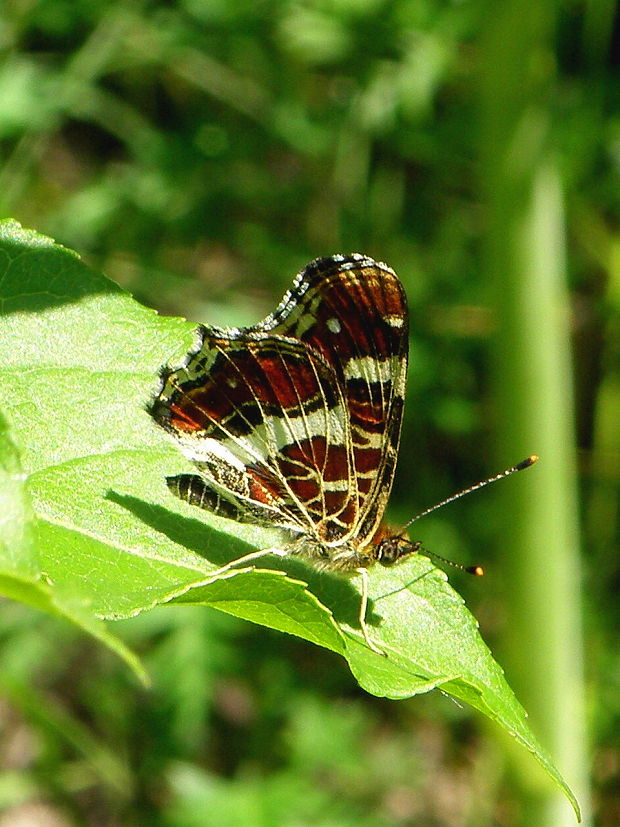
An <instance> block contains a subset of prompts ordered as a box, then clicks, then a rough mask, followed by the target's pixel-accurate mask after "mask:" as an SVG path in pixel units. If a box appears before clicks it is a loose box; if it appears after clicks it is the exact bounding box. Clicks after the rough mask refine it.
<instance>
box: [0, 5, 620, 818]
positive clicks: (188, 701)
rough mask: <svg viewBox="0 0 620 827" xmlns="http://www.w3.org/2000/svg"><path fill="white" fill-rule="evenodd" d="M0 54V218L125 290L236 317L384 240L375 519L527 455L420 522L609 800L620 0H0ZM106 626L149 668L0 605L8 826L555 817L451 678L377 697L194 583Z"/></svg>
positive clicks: (619, 681)
mask: <svg viewBox="0 0 620 827" xmlns="http://www.w3.org/2000/svg"><path fill="white" fill-rule="evenodd" d="M0 49H1V50H2V61H1V63H0V153H1V154H0V159H1V165H0V203H1V209H0V214H1V215H2V216H3V217H4V216H13V217H15V218H17V219H18V220H20V221H21V222H22V223H23V224H24V225H26V226H30V227H34V228H36V229H38V230H39V231H42V232H44V233H47V234H49V235H51V236H53V237H54V238H55V239H56V240H58V241H59V242H61V243H63V244H65V245H67V246H69V247H72V248H74V249H75V250H77V251H78V252H79V253H80V254H81V255H82V256H83V258H84V259H85V260H86V261H87V262H88V263H89V264H91V265H92V266H93V267H95V268H97V269H100V270H103V272H105V273H106V274H107V275H108V276H110V277H111V278H113V279H115V280H116V281H118V282H119V283H120V284H122V285H123V286H124V287H125V288H126V289H128V290H129V291H130V292H132V293H133V294H134V295H135V296H136V298H138V299H139V300H140V301H142V302H144V303H145V304H148V305H150V306H154V307H156V308H158V309H159V310H160V312H162V313H168V314H178V315H184V316H186V317H187V318H190V319H192V320H196V321H198V320H200V321H205V322H212V323H216V324H221V325H222V324H250V323H254V322H256V321H258V320H259V319H260V318H262V317H263V316H264V315H266V314H267V313H268V312H270V311H271V310H272V309H273V308H274V307H275V304H276V302H277V301H278V300H279V299H280V297H281V295H282V293H283V292H284V290H285V289H286V288H287V287H288V286H289V284H290V282H291V280H292V277H293V275H294V274H295V273H296V272H297V270H298V269H300V267H302V266H303V265H304V264H305V263H306V262H307V261H308V260H310V259H311V258H314V257H316V256H319V255H329V254H332V253H335V252H349V251H352V250H359V251H362V252H365V253H368V254H370V255H373V256H375V257H377V258H380V259H382V260H385V261H387V262H388V263H389V264H390V265H391V266H392V267H394V268H395V269H396V271H397V272H398V273H399V275H400V276H401V278H402V280H403V282H404V284H405V287H406V289H407V292H408V296H409V300H410V304H411V328H412V334H411V367H410V375H409V395H408V404H407V410H406V419H405V424H404V431H403V445H402V453H401V461H400V468H399V471H398V472H397V481H396V485H395V489H394V494H393V497H392V502H391V507H390V515H389V516H390V519H391V521H392V522H393V523H395V524H399V523H401V522H404V521H405V520H406V519H408V518H409V517H411V516H413V515H414V514H415V513H417V512H419V511H420V510H422V509H423V508H425V507H426V506H428V505H430V504H432V503H433V502H436V501H438V500H439V499H442V498H443V497H445V496H448V495H449V494H451V493H453V492H454V491H455V490H456V489H458V488H459V487H463V486H464V485H467V484H469V483H471V482H474V481H476V480H477V479H479V478H481V477H484V476H486V475H488V474H491V473H494V472H496V471H499V470H501V468H502V467H504V466H505V465H509V464H512V463H513V462H516V461H518V460H520V459H522V457H523V456H525V455H527V454H528V453H532V452H536V453H539V454H541V455H542V460H541V463H540V464H539V466H537V467H535V468H534V469H532V470H531V471H528V472H526V473H525V474H523V475H520V478H519V479H512V480H510V481H507V482H504V483H501V488H500V487H498V488H492V489H490V490H488V491H486V492H484V493H481V494H478V495H475V496H473V497H471V498H467V499H466V500H463V501H460V502H458V503H456V504H454V505H452V506H449V507H448V508H446V509H445V510H443V511H441V512H439V513H437V514H434V515H432V516H431V517H429V518H427V519H425V520H424V521H421V522H420V523H419V524H417V525H416V526H415V529H416V535H415V536H416V539H421V540H422V541H423V542H424V544H425V545H426V546H427V547H428V548H430V549H431V550H435V551H436V552H438V553H440V554H442V555H445V556H447V557H450V558H452V559H454V560H457V561H460V562H463V563H468V564H469V563H474V562H475V563H481V564H483V565H484V566H485V568H486V570H487V577H486V578H484V579H483V580H476V581H473V580H471V581H470V580H468V579H467V578H465V577H461V575H460V574H458V573H453V572H450V577H451V580H452V582H453V583H454V585H455V587H456V588H457V589H459V590H460V591H461V592H462V593H463V594H464V596H465V597H466V600H467V603H468V605H469V606H470V607H471V609H472V611H473V612H474V614H475V615H476V616H477V617H478V618H479V620H480V624H481V629H482V632H483V635H484V637H485V639H486V640H487V641H488V642H489V643H490V645H491V647H492V648H493V651H494V652H495V653H496V655H497V658H498V660H499V661H500V663H502V664H504V665H505V667H506V672H507V677H508V680H509V682H510V683H511V685H512V686H513V687H514V688H515V690H516V692H517V695H518V696H519V698H520V699H521V700H522V701H523V703H524V704H525V706H526V708H527V709H528V711H529V712H530V713H531V718H530V721H531V725H532V727H533V729H534V731H535V732H537V733H538V735H539V737H540V738H541V740H542V741H543V743H545V744H546V746H547V747H548V749H549V750H550V752H551V754H552V757H553V758H554V760H555V761H556V762H557V764H558V766H559V768H560V770H561V771H562V772H564V773H565V775H566V779H567V781H568V783H569V784H570V785H571V786H574V789H575V791H576V793H577V794H578V796H579V798H580V800H581V803H582V805H583V806H584V808H585V810H586V819H588V818H590V817H591V818H592V823H597V824H602V825H613V824H618V823H620V752H619V742H620V731H619V730H620V726H619V722H620V650H619V647H618V634H617V628H618V620H619V616H620V612H619V609H618V606H619V605H620V604H619V602H618V597H617V593H618V588H619V586H620V570H619V566H618V533H619V531H618V495H619V491H618V487H619V482H620V475H619V467H620V445H619V442H620V429H619V428H618V423H619V422H620V321H619V315H618V308H619V305H620V229H619V220H620V189H619V183H620V13H619V9H618V7H617V5H616V3H615V2H613V0H589V1H588V0H582V2H579V0H574V1H573V2H568V0H566V2H552V1H551V0H547V2H544V0H543V2H541V0H503V2H497V3H490V2H485V1H484V0H460V1H459V2H440V0H314V2H313V1H312V0H306V2H295V1H294V0H287V1H286V2H285V0H272V2H265V1H264V0H185V1H184V2H183V0H178V2H146V0H128V1H127V2H110V3H105V4H103V3H102V4H93V3H92V2H90V0H5V3H4V4H3V6H2V9H0ZM167 356H168V354H165V353H162V361H164V360H165V359H166V358H167ZM579 544H581V552H580V551H579ZM114 628H115V630H116V631H118V632H119V634H122V635H123V637H124V638H125V639H126V640H127V642H128V643H129V644H130V645H132V646H133V647H134V648H135V649H136V650H137V651H138V652H139V653H140V654H141V655H142V656H143V658H144V660H145V662H146V664H147V667H148V668H149V670H150V672H151V675H152V677H153V681H154V686H153V689H152V690H151V691H148V692H147V691H143V690H140V689H139V688H137V687H136V684H135V683H134V682H133V679H132V676H131V675H129V674H128V672H127V670H126V669H125V668H124V667H123V666H122V665H121V664H120V663H119V662H116V661H115V660H113V658H112V657H111V656H110V655H109V654H108V653H107V652H106V651H104V650H103V649H101V648H98V647H97V646H96V645H95V644H94V643H91V642H90V641H89V640H86V639H85V638H83V637H81V636H79V635H78V634H77V633H75V632H74V631H73V630H72V629H70V628H69V627H68V626H66V625H62V624H60V623H56V622H54V621H52V620H50V619H49V618H44V617H41V616H36V615H34V614H33V613H31V612H30V611H28V610H26V609H25V608H23V607H21V606H19V605H17V604H8V603H5V604H3V606H2V612H1V613H0V635H1V640H2V645H1V649H0V690H1V694H2V700H0V721H1V726H2V733H1V739H2V740H1V744H2V746H1V748H0V768H1V770H2V774H1V775H0V825H2V827H4V825H13V824H16V825H19V824H36V825H38V824H41V825H48V824H49V825H54V827H55V825H65V824H89V825H91V824H93V825H119V824H122V825H125V824H127V825H132V824H136V825H138V824H140V825H141V824H147V823H148V824H161V825H174V827H177V825H188V826H189V827H192V826H193V825H203V824H209V825H210V824H214V825H215V824H217V825H241V826H242V827H243V826H245V825H250V827H251V826H252V825H267V826H268V825H295V826H297V825H310V824H321V825H349V824H351V825H353V824H355V825H368V826H369V827H370V825H372V827H375V825H410V824H412V825H431V827H432V826H433V825H438V826H439V827H441V826H442V825H447V827H451V825H487V824H488V825H491V824H493V825H495V824H497V825H516V824H530V825H532V824H540V825H543V824H550V825H560V824H564V823H566V824H570V823H574V817H573V816H572V814H571V811H570V808H569V805H568V804H567V803H566V802H563V801H562V800H561V799H560V798H558V796H557V795H556V794H555V793H554V792H552V791H551V792H550V791H549V790H548V788H547V786H546V785H545V783H544V781H543V780H541V778H540V776H539V775H538V771H537V769H536V767H535V766H534V762H533V761H531V760H530V759H529V757H528V756H527V755H521V754H517V753H516V752H515V754H514V755H513V754H512V753H513V751H512V749H511V747H510V745H509V744H508V743H506V741H505V740H503V739H502V738H500V737H499V735H498V732H497V730H496V729H494V728H492V727H491V725H490V724H488V722H485V721H484V720H483V719H482V718H481V716H480V715H478V714H474V713H471V712H470V711H469V710H468V709H463V708H460V707H458V706H457V705H456V704H454V703H453V702H451V701H450V700H448V699H447V698H445V697H443V696H442V695H441V694H439V693H432V694H431V695H428V696H424V697H420V698H415V699H413V700H411V701H402V702H391V701H386V700H380V699H376V698H371V697H369V696H366V695H365V694H364V693H363V692H361V691H360V690H359V689H358V688H357V687H356V684H355V682H354V681H353V679H352V678H351V676H350V674H349V673H348V671H347V668H346V666H345V664H344V662H341V661H340V660H338V659H337V658H336V657H334V656H333V655H331V654H329V653H327V652H324V651H321V650H318V649H316V648H313V647H312V646H310V645H309V644H306V643H303V642H301V641H297V640H295V639H293V638H287V637H285V636H283V635H278V634H276V633H273V632H270V631H268V630H266V629H263V628H259V627H254V626H251V625H249V624H245V623H243V622H241V621H237V620H234V619H232V618H230V617H227V616H225V615H223V614H219V613H217V612H215V611H211V610H207V609H204V610H189V609H182V608H180V609H179V608H176V609H172V608H163V609H159V610H157V611H153V612H151V613H149V614H147V615H144V616H142V617H138V618H136V619H134V620H132V621H131V622H125V623H122V624H117V625H116V626H115V627H114ZM582 641H585V646H583V648H582ZM590 798H591V802H592V809H591V810H590V805H589V800H590ZM19 819H21V820H19ZM28 819H29V820H28Z"/></svg>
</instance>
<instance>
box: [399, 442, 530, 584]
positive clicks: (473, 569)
mask: <svg viewBox="0 0 620 827" xmlns="http://www.w3.org/2000/svg"><path fill="white" fill-rule="evenodd" d="M535 462H538V457H537V456H536V454H531V455H530V456H529V457H526V458H525V459H524V460H522V461H521V462H518V463H517V464H516V465H513V466H512V467H510V468H506V470H505V471H502V472H501V473H500V474H495V475H494V476H493V477H488V478H487V479H486V480H481V482H477V483H476V484H475V485H470V486H469V487H468V488H464V489H463V490H462V491H459V492H458V493H457V494H453V495H452V496H451V497H447V498H446V499H445V500H442V501H441V502H438V503H436V504H435V505H431V507H430V508H427V509H425V510H424V511H422V512H421V513H420V514H417V515H416V516H415V517H413V518H412V519H411V520H409V522H408V523H405V525H404V526H403V527H402V528H401V530H400V531H399V532H398V536H399V537H400V536H402V535H403V534H404V532H405V531H406V530H407V529H408V528H409V526H410V525H413V523H415V522H417V520H420V519H421V518H422V517H426V516H427V515H428V514H432V512H433V511H437V509H438V508H443V506H444V505H448V503H453V502H454V501H455V500H460V499H461V497H464V496H466V495H467V494H472V493H473V492H474V491H477V490H478V489H479V488H485V487H486V486H487V485H491V483H492V482H497V481H498V480H503V479H504V477H509V476H511V474H516V473H517V471H523V470H524V469H525V468H529V467H530V465H534V463H535ZM424 553H425V554H427V555H428V556H429V557H434V558H435V559H436V560H441V562H442V563H447V564H448V565H449V566H454V568H457V569H461V570H462V571H466V572H467V573H468V574H475V575H477V576H480V575H482V574H484V569H483V568H482V566H461V565H460V564H459V563H455V562H454V561H453V560H446V558H445V557H441V556H440V555H439V554H435V553H434V552H429V551H427V550H426V549H425V550H424Z"/></svg>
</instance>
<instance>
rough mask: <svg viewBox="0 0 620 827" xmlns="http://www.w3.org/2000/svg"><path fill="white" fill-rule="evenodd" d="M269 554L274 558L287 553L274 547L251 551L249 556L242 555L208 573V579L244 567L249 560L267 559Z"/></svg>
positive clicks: (284, 555)
mask: <svg viewBox="0 0 620 827" xmlns="http://www.w3.org/2000/svg"><path fill="white" fill-rule="evenodd" d="M270 554H271V555H274V556H276V557H286V556H287V554H288V552H287V551H286V550H284V549H281V548H276V547H272V548H263V549H261V550H260V551H251V552H250V553H249V554H244V555H243V556H242V557H237V559H236V560H231V561H230V563H226V565H225V566H222V567H221V568H219V569H215V571H211V572H209V576H208V579H209V580H211V579H213V578H215V577H220V576H221V575H222V574H226V572H228V571H230V570H231V569H233V568H236V567H237V566H245V564H246V563H249V562H250V561H251V560H258V559H259V558H260V557H267V556H268V555H270Z"/></svg>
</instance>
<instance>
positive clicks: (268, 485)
mask: <svg viewBox="0 0 620 827" xmlns="http://www.w3.org/2000/svg"><path fill="white" fill-rule="evenodd" d="M161 380H162V381H161V389H160V391H159V392H158V395H157V398H156V399H155V400H154V402H153V404H152V405H151V408H150V412H151V414H152V416H153V417H154V418H155V420H156V421H157V422H158V423H159V424H160V425H162V427H164V428H166V430H168V431H169V432H170V433H171V434H173V436H174V437H175V438H176V439H177V440H178V441H179V444H180V447H181V449H182V450H183V452H184V453H185V454H186V456H188V458H189V459H191V460H192V462H194V464H195V465H196V467H197V468H198V470H199V472H200V476H201V478H202V480H203V482H202V484H201V482H200V479H197V478H195V477H191V476H190V475H183V476H182V477H181V478H172V479H171V480H169V486H170V488H171V490H173V491H174V493H176V494H177V496H180V497H181V498H182V499H186V500H188V501H189V502H192V503H193V504H196V505H201V506H202V507H204V508H207V509H209V510H211V511H214V512H215V513H218V514H221V515H223V516H227V517H231V516H233V517H235V518H236V519H250V520H255V521H256V522H260V523H266V524H275V525H281V526H285V527H287V528H291V529H293V530H297V531H305V532H310V533H316V536H322V535H323V533H324V528H325V526H326V525H327V524H328V523H331V521H332V520H336V521H337V520H339V519H341V515H342V514H344V512H346V511H347V508H348V505H349V493H348V489H347V487H346V482H347V481H348V480H349V479H351V477H352V469H351V459H350V455H349V454H348V453H347V448H346V446H347V445H348V444H349V443H350V437H349V434H348V432H347V428H348V420H347V416H346V405H345V402H344V399H343V395H342V389H341V387H340V385H339V383H338V380H337V377H336V374H335V372H334V370H333V368H332V367H331V366H330V365H329V364H328V363H327V362H326V360H325V359H324V358H323V357H322V356H321V354H319V353H316V352H314V351H312V350H311V349H309V348H308V346H307V345H306V344H305V343H303V342H301V341H298V340H295V339H291V338H287V337H283V336H278V335H274V334H273V333H266V332H263V331H258V330H256V329H255V330H252V331H251V330H247V329H246V330H238V329H232V330H228V331H226V330H222V329H220V328H212V327H201V328H199V330H198V340H197V343H196V346H195V348H194V349H193V350H192V351H190V353H189V354H188V355H187V357H186V360H185V362H184V364H183V365H181V366H180V367H179V368H176V369H174V370H169V369H165V370H164V371H163V372H162V377H161ZM343 479H344V480H345V485H344V486H343V484H342V480H343ZM342 519H343V520H344V518H342Z"/></svg>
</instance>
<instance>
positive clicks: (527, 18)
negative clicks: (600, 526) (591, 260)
mask: <svg viewBox="0 0 620 827" xmlns="http://www.w3.org/2000/svg"><path fill="white" fill-rule="evenodd" d="M496 11H497V13H496V14H494V15H493V17H492V19H490V20H489V23H488V26H487V31H486V38H485V41H484V48H485V51H484V54H483V65H482V77H483V82H482V116H483V117H482V123H483V138H482V141H483V143H482V150H483V169H484V173H485V178H486V180H485V185H486V198H487V204H488V208H489V233H488V249H487V253H488V255H487V267H488V274H489V278H490V279H491V281H492V283H493V284H494V285H495V288H496V306H497V314H498V323H499V329H498V336H497V348H496V357H497V371H496V390H497V398H498V408H497V413H498V420H497V429H498V436H499V448H500V452H501V458H502V459H501V461H502V462H505V461H506V460H507V458H510V460H509V461H516V460H517V459H519V458H520V457H521V456H522V455H524V456H525V455H527V454H529V453H537V454H539V455H540V456H541V462H540V463H539V465H538V466H537V467H535V468H534V469H532V470H531V471H529V472H527V474H524V475H523V476H522V478H521V479H519V480H515V481H514V485H511V486H510V490H509V491H505V497H506V498H507V499H505V503H506V508H504V512H503V513H504V515H505V523H504V525H503V528H501V530H500V534H499V536H500V537H501V541H500V543H501V548H502V557H501V561H502V562H501V565H502V569H503V571H504V572H505V576H506V600H505V607H506V629H507V632H506V637H505V647H504V657H503V661H504V663H505V665H506V671H507V677H508V679H509V681H510V682H511V684H512V685H513V687H514V688H515V691H516V694H517V697H518V698H519V699H520V700H521V702H522V703H523V704H524V706H525V708H526V709H527V711H528V713H529V714H530V721H531V723H532V726H533V728H534V730H535V731H536V732H537V733H538V734H539V736H540V738H541V740H542V741H543V743H544V744H545V746H546V747H547V748H548V749H549V750H550V752H551V755H552V757H553V759H554V761H556V762H557V764H558V765H559V768H560V771H561V772H563V773H564V774H565V777H566V778H567V780H568V783H569V784H571V786H572V787H573V789H574V790H575V792H576V794H577V797H578V799H579V801H580V803H581V806H582V808H584V809H585V811H586V813H587V812H588V811H589V807H588V802H587V797H588V796H587V766H588V762H587V748H586V734H585V733H586V730H585V723H584V706H583V696H584V689H583V679H582V632H581V595H580V568H579V556H578V518H577V496H576V479H575V477H576V473H575V439H574V424H573V402H572V385H571V379H570V376H571V371H570V343H569V329H568V325H569V314H568V301H567V291H566V286H565V268H564V236H563V227H564V217H563V207H562V194H561V186H560V182H559V176H558V173H557V169H556V166H555V164H554V162H553V160H552V158H551V155H550V153H549V151H548V149H547V144H548V137H549V132H550V127H549V122H548V121H549V119H548V113H547V109H546V106H545V101H546V95H547V91H548V89H549V87H550V84H551V82H552V80H553V58H552V53H551V49H550V46H549V43H550V41H551V38H552V35H553V24H554V22H555V21H554V14H555V9H554V4H539V3H536V2H523V0H511V1H510V2H506V3H503V4H501V7H496ZM515 759H516V760H517V761H518V759H517V758H516V756H515ZM515 769H516V772H515V773H514V776H513V777H514V778H515V779H516V782H517V787H518V789H519V794H520V799H521V806H520V810H521V816H520V819H521V820H520V822H519V823H522V824H527V825H532V824H536V825H537V827H547V825H548V826H549V827H561V826H562V825H569V824H574V816H573V814H572V813H571V811H570V809H569V808H568V807H567V806H566V803H565V802H564V801H562V799H561V797H560V796H558V795H557V793H556V792H555V791H554V790H552V789H551V788H550V787H548V786H547V785H545V784H544V783H543V782H542V779H541V778H539V777H537V775H536V774H535V773H533V772H531V768H528V767H527V765H525V764H524V763H523V762H519V764H518V765H517V764H515Z"/></svg>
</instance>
